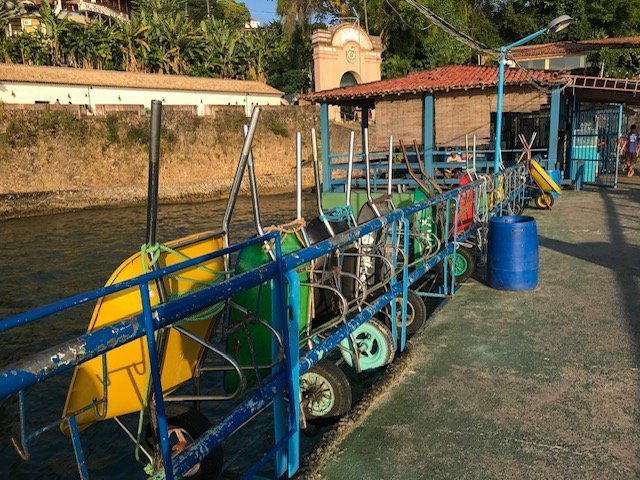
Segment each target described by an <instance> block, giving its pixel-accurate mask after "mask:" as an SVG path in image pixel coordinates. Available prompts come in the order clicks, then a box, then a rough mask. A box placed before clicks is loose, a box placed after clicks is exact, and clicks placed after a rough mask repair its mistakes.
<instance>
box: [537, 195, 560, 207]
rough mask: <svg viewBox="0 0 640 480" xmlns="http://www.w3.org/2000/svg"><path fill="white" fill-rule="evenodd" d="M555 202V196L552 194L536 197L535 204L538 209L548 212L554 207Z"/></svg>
mask: <svg viewBox="0 0 640 480" xmlns="http://www.w3.org/2000/svg"><path fill="white" fill-rule="evenodd" d="M554 200H555V199H554V198H553V195H551V194H550V193H542V194H540V195H538V196H537V197H536V199H535V204H536V207H538V208H540V209H542V210H548V209H550V208H551V207H553V203H554Z"/></svg>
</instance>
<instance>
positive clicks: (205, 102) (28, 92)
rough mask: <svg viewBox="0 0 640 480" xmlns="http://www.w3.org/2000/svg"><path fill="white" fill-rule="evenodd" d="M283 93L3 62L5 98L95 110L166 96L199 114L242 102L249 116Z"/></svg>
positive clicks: (255, 85)
mask: <svg viewBox="0 0 640 480" xmlns="http://www.w3.org/2000/svg"><path fill="white" fill-rule="evenodd" d="M281 97H282V92H280V91H279V90H276V89H275V88H273V87H270V86H269V85H267V84H265V83H261V82H255V81H247V80H225V79H218V78H201V77H187V76H182V75H162V74H150V73H127V72H116V71H107V70H87V69H79V68H66V67H34V66H27V65H12V64H0V102H2V103H10V104H36V103H50V104H63V105H82V106H86V107H87V109H88V112H89V113H91V114H96V113H99V112H101V111H105V108H104V106H107V107H114V106H126V105H129V106H144V107H146V108H148V107H149V106H150V105H151V100H162V102H163V103H164V104H165V105H178V106H191V107H194V108H195V110H196V111H197V114H198V115H205V114H206V113H207V106H210V105H211V106H213V105H234V106H235V105H237V106H242V107H244V109H245V113H246V114H247V115H249V114H250V112H251V107H252V106H253V105H280V99H281ZM100 107H103V108H100Z"/></svg>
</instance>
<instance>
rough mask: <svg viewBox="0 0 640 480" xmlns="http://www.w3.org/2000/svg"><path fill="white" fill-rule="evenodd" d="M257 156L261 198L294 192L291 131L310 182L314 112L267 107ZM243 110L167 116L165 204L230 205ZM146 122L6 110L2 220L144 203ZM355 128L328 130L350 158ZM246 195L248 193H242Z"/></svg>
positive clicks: (0, 130) (2, 114) (0, 117)
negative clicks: (299, 142)
mask: <svg viewBox="0 0 640 480" xmlns="http://www.w3.org/2000/svg"><path fill="white" fill-rule="evenodd" d="M263 110H264V111H263V113H262V115H261V119H260V123H259V128H258V131H257V133H256V138H255V141H254V147H253V153H254V158H255V160H256V163H255V164H256V172H257V175H258V178H259V184H260V185H259V190H260V193H261V194H273V193H282V192H286V191H293V189H294V188H295V184H294V181H295V177H294V168H295V153H294V142H295V133H296V132H297V131H300V132H303V135H304V137H303V159H304V161H305V171H304V182H305V186H306V187H310V186H311V185H312V184H313V173H312V169H311V162H310V161H309V160H310V159H311V149H310V146H311V139H310V130H311V128H312V127H315V128H316V129H318V128H319V121H318V114H317V110H316V108H315V107H312V106H306V107H267V108H264V109H263ZM247 120H248V119H247V118H246V117H245V116H244V114H243V112H241V111H238V109H236V108H234V107H229V109H226V110H225V109H222V110H220V111H219V112H217V114H216V115H215V116H212V117H196V116H193V115H191V114H189V113H185V112H181V111H175V110H173V111H172V110H168V111H166V112H164V115H163V127H162V143H161V168H160V198H161V201H164V202H191V201H204V200H212V199H217V198H222V197H226V195H227V192H228V189H229V185H230V181H231V178H232V177H233V173H234V170H235V165H236V162H237V160H238V156H239V154H240V149H241V146H242V126H243V124H244V123H246V122H247ZM148 124H149V117H148V116H147V115H142V116H139V115H135V114H127V113H122V114H117V115H109V116H106V117H80V116H77V115H73V114H71V113H68V112H58V111H40V112H34V111H24V112H16V111H10V110H6V109H4V108H2V106H0V220H2V219H8V218H15V217H21V216H27V215H39V214H46V213H56V212H61V211H66V210H73V209H79V208H91V207H108V206H125V205H133V204H139V203H141V202H144V200H145V199H146V194H147V191H146V188H147V185H146V183H147V161H148V146H147V137H148V128H149V127H148ZM348 132H349V129H348V128H345V127H343V126H340V125H332V126H331V140H332V150H333V151H341V152H344V151H346V144H347V139H348ZM245 191H246V190H245Z"/></svg>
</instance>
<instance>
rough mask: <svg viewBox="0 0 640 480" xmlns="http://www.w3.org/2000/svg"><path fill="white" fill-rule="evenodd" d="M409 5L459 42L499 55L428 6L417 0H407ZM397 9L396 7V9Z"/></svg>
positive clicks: (480, 50)
mask: <svg viewBox="0 0 640 480" xmlns="http://www.w3.org/2000/svg"><path fill="white" fill-rule="evenodd" d="M405 1H406V2H407V3H408V4H409V5H411V6H412V7H413V8H415V9H416V10H418V11H419V12H420V13H421V14H422V15H424V16H425V17H427V19H429V21H430V22H431V23H433V24H434V25H435V26H436V27H438V28H439V29H440V30H442V31H443V32H445V33H448V34H449V35H451V36H453V37H455V38H456V39H457V40H458V41H459V42H461V43H463V44H465V45H467V46H468V47H471V48H472V49H474V50H476V51H478V52H481V53H484V54H485V55H497V53H498V51H497V50H495V49H493V48H490V47H488V46H486V45H485V44H484V43H481V42H479V41H477V40H476V39H474V38H472V37H470V36H469V35H467V34H466V33H464V32H461V31H460V30H458V29H457V28H456V27H454V26H453V25H451V24H450V23H449V22H447V21H446V20H445V19H444V18H442V17H440V16H438V15H436V14H435V13H433V12H432V11H431V10H429V9H428V8H427V7H425V6H424V5H422V4H421V3H419V2H417V1H415V0H405ZM394 10H395V9H394Z"/></svg>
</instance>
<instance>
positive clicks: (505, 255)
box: [487, 215, 538, 290]
mask: <svg viewBox="0 0 640 480" xmlns="http://www.w3.org/2000/svg"><path fill="white" fill-rule="evenodd" d="M488 240H489V245H488V255H487V270H488V280H489V285H490V286H491V287H493V288H496V289H498V290H532V289H534V288H536V287H537V286H538V228H537V226H536V220H535V219H534V218H533V217H527V216H524V215H514V216H504V217H494V218H492V219H491V220H489V239H488Z"/></svg>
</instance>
